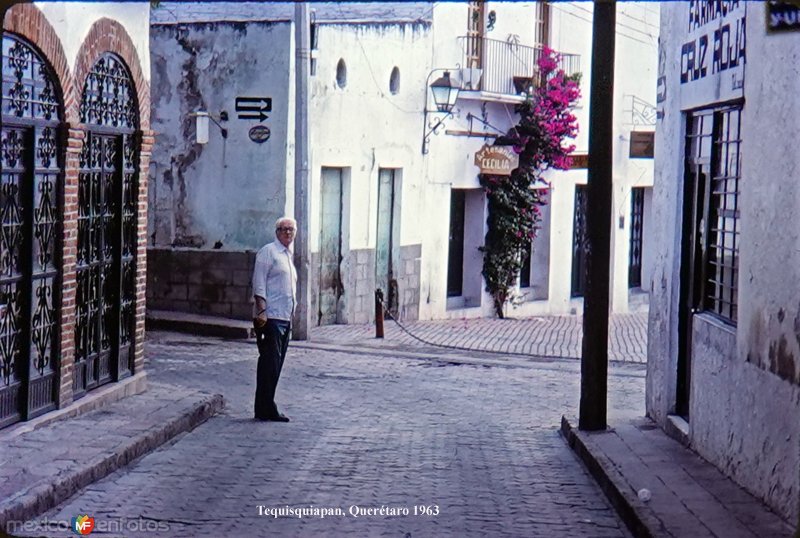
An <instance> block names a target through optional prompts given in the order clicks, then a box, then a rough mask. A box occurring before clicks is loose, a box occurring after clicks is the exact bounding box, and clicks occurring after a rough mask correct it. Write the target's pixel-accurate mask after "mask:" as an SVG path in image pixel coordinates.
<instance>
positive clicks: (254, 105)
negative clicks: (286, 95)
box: [236, 97, 272, 121]
mask: <svg viewBox="0 0 800 538" xmlns="http://www.w3.org/2000/svg"><path fill="white" fill-rule="evenodd" d="M271 111H272V98H271V97H237V98H236V112H237V113H238V116H239V119H242V120H258V121H264V120H265V119H267V118H268V117H269V116H267V115H266V114H265V112H271Z"/></svg>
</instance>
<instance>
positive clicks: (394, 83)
mask: <svg viewBox="0 0 800 538" xmlns="http://www.w3.org/2000/svg"><path fill="white" fill-rule="evenodd" d="M389 91H390V92H392V95H397V93H398V92H400V70H399V69H398V68H397V67H395V68H394V69H392V75H391V76H390V77H389Z"/></svg>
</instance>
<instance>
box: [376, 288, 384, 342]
mask: <svg viewBox="0 0 800 538" xmlns="http://www.w3.org/2000/svg"><path fill="white" fill-rule="evenodd" d="M375 338H383V291H381V289H380V288H378V289H377V290H375Z"/></svg>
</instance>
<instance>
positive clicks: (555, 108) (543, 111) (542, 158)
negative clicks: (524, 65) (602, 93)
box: [480, 48, 580, 318]
mask: <svg viewBox="0 0 800 538" xmlns="http://www.w3.org/2000/svg"><path fill="white" fill-rule="evenodd" d="M559 59H560V58H559V55H558V53H557V52H555V51H553V50H551V49H548V48H545V49H544V50H543V51H542V55H541V56H540V58H539V60H538V62H537V63H538V68H539V71H540V73H541V76H542V80H543V84H542V85H540V86H539V87H537V88H534V89H533V91H532V93H531V94H529V95H528V97H527V99H526V100H525V101H524V102H523V103H521V104H519V105H517V108H516V112H517V113H518V114H519V118H520V119H519V123H517V125H515V126H514V127H512V128H511V129H510V130H509V131H508V133H506V135H505V136H502V137H498V139H497V140H496V141H495V144H499V145H510V146H513V148H514V151H516V152H517V153H518V154H519V167H518V168H516V169H515V170H513V171H512V172H511V175H509V176H500V175H490V174H481V176H480V181H481V185H482V186H483V188H484V191H485V192H486V197H487V200H488V212H489V216H488V219H487V224H488V231H487V233H486V238H485V242H484V246H483V247H482V248H481V250H482V251H483V276H484V279H485V281H486V291H488V292H489V293H490V294H491V295H492V299H493V302H494V309H495V313H496V314H497V316H498V317H500V318H503V317H505V313H504V307H505V305H506V304H507V303H508V302H509V301H510V300H511V299H512V298H513V291H514V289H515V288H516V282H517V277H518V275H519V272H520V269H521V268H522V257H521V253H522V252H527V250H528V246H529V245H530V244H531V242H532V241H533V239H534V238H535V237H536V233H537V231H538V230H539V227H540V226H539V225H540V222H541V213H540V207H541V206H543V205H545V204H547V195H548V190H547V189H533V188H532V187H533V186H535V185H537V184H542V183H547V182H546V181H545V180H544V178H543V176H544V173H545V172H546V171H547V170H549V169H551V168H555V169H558V170H567V169H569V165H570V160H569V154H570V153H572V152H573V151H574V150H575V145H574V144H568V143H567V140H568V139H570V138H575V136H576V135H577V133H578V123H577V118H576V117H575V115H574V114H573V113H572V109H573V108H574V106H575V103H576V101H577V100H578V99H579V98H580V87H579V85H580V74H579V73H578V74H575V75H571V76H568V75H566V74H565V73H564V71H563V70H561V69H558V65H559Z"/></svg>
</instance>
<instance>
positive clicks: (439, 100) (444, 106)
mask: <svg viewBox="0 0 800 538" xmlns="http://www.w3.org/2000/svg"><path fill="white" fill-rule="evenodd" d="M437 71H444V74H443V75H442V76H441V77H439V78H437V79H436V80H435V81H433V83H432V84H430V88H431V91H430V93H432V94H433V102H434V104H435V105H436V110H428V88H427V87H428V83H429V82H430V80H431V77H432V76H433V74H434V73H436V72H437ZM425 86H426V87H425V109H424V111H423V114H422V154H423V155H425V154H427V153H428V140H429V139H430V137H431V135H433V134H437V133H438V132H439V130H440V129H441V128H442V127H443V126H444V120H446V119H447V118H450V117H452V116H453V107H454V106H455V104H456V99H458V92H459V90H461V87H460V86H458V85H457V84H454V83H453V81H452V80H450V69H441V68H440V69H434V70H433V71H431V72H430V74H428V78H427V80H426V81H425ZM438 112H442V113H444V116H442V117H440V118H431V120H430V123H429V122H428V114H429V113H430V114H434V113H438Z"/></svg>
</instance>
